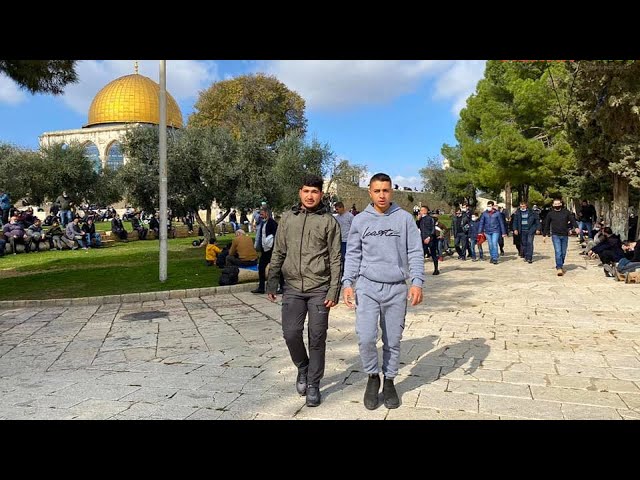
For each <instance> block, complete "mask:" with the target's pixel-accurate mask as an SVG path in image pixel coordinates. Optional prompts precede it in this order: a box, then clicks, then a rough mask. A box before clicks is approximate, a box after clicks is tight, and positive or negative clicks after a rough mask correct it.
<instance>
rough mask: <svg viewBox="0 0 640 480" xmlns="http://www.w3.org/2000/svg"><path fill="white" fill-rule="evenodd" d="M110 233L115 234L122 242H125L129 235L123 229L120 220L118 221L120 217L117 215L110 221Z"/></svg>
mask: <svg viewBox="0 0 640 480" xmlns="http://www.w3.org/2000/svg"><path fill="white" fill-rule="evenodd" d="M111 231H112V232H113V233H115V234H116V235H117V236H118V238H120V240H122V241H123V242H126V241H127V238H129V233H128V232H127V231H126V230H125V229H124V225H123V224H122V220H120V215H118V214H117V213H116V214H115V216H114V217H113V219H112V220H111Z"/></svg>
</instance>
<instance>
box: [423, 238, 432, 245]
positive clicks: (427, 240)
mask: <svg viewBox="0 0 640 480" xmlns="http://www.w3.org/2000/svg"><path fill="white" fill-rule="evenodd" d="M430 241H431V237H427V238H425V239H424V240H423V243H424V244H425V245H429V242H430Z"/></svg>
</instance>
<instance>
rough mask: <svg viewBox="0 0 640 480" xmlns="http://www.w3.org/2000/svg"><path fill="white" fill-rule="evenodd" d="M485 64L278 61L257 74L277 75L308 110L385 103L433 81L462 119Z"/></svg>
mask: <svg viewBox="0 0 640 480" xmlns="http://www.w3.org/2000/svg"><path fill="white" fill-rule="evenodd" d="M485 63H486V61H485V60H276V61H270V62H258V63H257V64H256V70H262V71H265V72H266V73H269V74H272V75H275V76H276V77H277V78H278V79H279V80H280V81H282V82H283V83H285V84H286V85H287V87H289V88H290V89H291V90H294V91H296V92H298V93H299V94H300V95H301V96H302V97H303V98H304V99H305V100H306V102H307V107H308V108H316V109H327V110H328V109H346V108H349V107H352V106H357V105H370V104H381V103H386V102H389V101H391V100H393V99H395V98H397V97H399V96H401V95H405V94H410V93H413V92H415V91H416V90H417V89H418V88H419V86H420V85H421V84H422V83H423V82H424V81H425V80H426V79H429V78H433V79H434V80H435V87H434V88H435V91H434V92H433V98H434V99H436V100H445V101H451V102H452V112H453V114H454V115H456V116H457V115H458V113H459V112H460V110H461V109H462V108H463V107H464V106H465V102H466V99H467V98H468V97H469V95H471V94H472V93H473V92H474V91H475V87H476V84H477V83H478V80H480V79H481V78H482V77H483V75H484V67H485Z"/></svg>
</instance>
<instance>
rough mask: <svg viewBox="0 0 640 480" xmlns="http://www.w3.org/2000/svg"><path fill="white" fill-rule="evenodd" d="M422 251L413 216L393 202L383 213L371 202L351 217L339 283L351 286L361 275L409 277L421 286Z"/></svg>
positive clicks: (393, 279)
mask: <svg viewBox="0 0 640 480" xmlns="http://www.w3.org/2000/svg"><path fill="white" fill-rule="evenodd" d="M423 256H424V253H423V251H422V241H421V239H420V230H418V229H417V228H416V222H415V220H414V219H413V216H412V215H411V214H410V213H409V212H407V211H406V210H403V209H402V208H400V207H399V206H398V205H396V204H395V203H391V205H390V206H389V208H388V209H387V211H386V212H385V213H379V212H378V211H377V210H376V209H375V208H374V207H373V205H372V204H369V205H368V206H367V208H365V209H364V211H363V212H362V213H360V214H358V215H357V216H355V217H354V219H353V223H352V224H351V230H349V238H348V240H347V254H346V257H345V262H344V275H343V277H342V284H343V286H345V287H348V286H351V284H352V283H353V281H354V280H356V278H357V277H358V276H360V275H362V276H363V277H366V278H368V279H369V280H372V281H374V282H382V283H396V282H401V281H403V280H407V279H409V278H410V279H411V284H412V285H415V286H418V287H422V284H423V282H424V258H423Z"/></svg>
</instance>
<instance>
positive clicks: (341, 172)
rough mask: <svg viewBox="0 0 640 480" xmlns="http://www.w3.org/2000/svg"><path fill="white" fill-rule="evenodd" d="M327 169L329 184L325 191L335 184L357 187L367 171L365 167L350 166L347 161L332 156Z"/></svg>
mask: <svg viewBox="0 0 640 480" xmlns="http://www.w3.org/2000/svg"><path fill="white" fill-rule="evenodd" d="M327 148H328V147H327ZM327 168H328V172H327V174H328V176H329V183H328V184H327V187H326V190H330V189H331V188H332V187H333V186H334V185H335V184H337V183H340V184H343V185H345V184H347V185H355V186H359V185H360V180H361V179H362V178H363V177H364V175H365V173H366V171H367V166H366V165H360V164H352V163H350V162H349V160H345V159H338V158H337V157H335V156H333V155H331V159H330V160H329V165H328V167H327Z"/></svg>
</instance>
